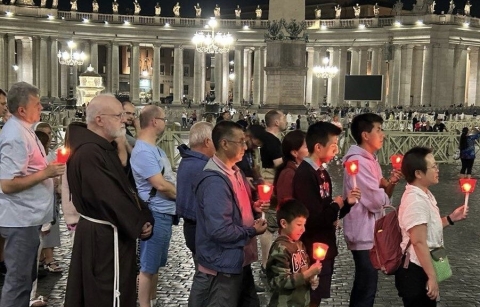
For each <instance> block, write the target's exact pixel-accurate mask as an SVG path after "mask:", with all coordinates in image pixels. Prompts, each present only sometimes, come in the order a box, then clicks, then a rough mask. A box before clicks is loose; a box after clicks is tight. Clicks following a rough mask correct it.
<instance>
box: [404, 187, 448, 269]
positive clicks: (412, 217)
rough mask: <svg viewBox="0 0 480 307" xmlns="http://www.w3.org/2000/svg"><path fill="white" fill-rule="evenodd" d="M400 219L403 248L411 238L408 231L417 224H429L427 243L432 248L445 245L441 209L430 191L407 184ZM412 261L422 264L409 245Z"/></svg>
mask: <svg viewBox="0 0 480 307" xmlns="http://www.w3.org/2000/svg"><path fill="white" fill-rule="evenodd" d="M398 221H399V224H400V228H401V229H402V243H401V247H402V250H403V251H405V248H406V246H407V244H408V241H409V240H410V236H409V233H408V231H409V230H410V229H412V228H413V227H415V226H418V225H422V224H426V225H427V245H428V247H429V249H430V250H432V249H434V248H437V247H440V246H443V225H442V218H441V217H440V210H439V209H438V207H437V201H436V200H435V197H434V196H433V194H432V193H430V191H427V192H425V191H423V190H422V189H420V188H418V187H416V186H413V185H407V186H406V188H405V192H404V193H403V196H402V201H401V203H400V209H399V212H398ZM409 253H410V261H411V262H413V263H415V264H417V265H419V266H421V264H420V261H419V260H418V257H417V254H416V253H415V249H414V248H413V246H412V245H410V247H409Z"/></svg>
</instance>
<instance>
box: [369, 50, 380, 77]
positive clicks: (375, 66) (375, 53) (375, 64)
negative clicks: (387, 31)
mask: <svg viewBox="0 0 480 307" xmlns="http://www.w3.org/2000/svg"><path fill="white" fill-rule="evenodd" d="M371 52H372V62H371V64H370V74H372V75H378V74H379V68H380V63H379V62H380V57H379V55H381V54H382V52H381V49H379V48H378V47H373V48H372V50H371Z"/></svg>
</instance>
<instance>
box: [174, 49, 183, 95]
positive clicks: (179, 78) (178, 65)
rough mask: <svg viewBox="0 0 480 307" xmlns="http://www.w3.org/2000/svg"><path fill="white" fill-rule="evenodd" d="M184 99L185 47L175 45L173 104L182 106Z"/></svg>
mask: <svg viewBox="0 0 480 307" xmlns="http://www.w3.org/2000/svg"><path fill="white" fill-rule="evenodd" d="M182 98H183V47H182V46H180V45H175V48H174V51H173V103H174V104H181V103H182Z"/></svg>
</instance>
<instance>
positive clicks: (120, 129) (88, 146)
mask: <svg viewBox="0 0 480 307" xmlns="http://www.w3.org/2000/svg"><path fill="white" fill-rule="evenodd" d="M7 109H8V111H9V112H10V113H11V115H12V116H11V118H10V119H8V121H7V122H6V124H5V126H4V127H3V130H2V131H1V133H0V184H1V188H2V192H1V193H0V206H2V208H4V209H2V210H1V211H0V235H1V237H2V239H3V240H4V241H2V242H1V245H2V247H3V250H4V253H3V258H4V264H5V270H6V273H5V281H4V286H3V288H2V296H1V300H0V307H18V306H45V305H46V304H47V303H46V302H44V301H43V299H39V298H38V297H36V296H35V293H34V292H35V284H34V283H35V281H36V280H37V270H38V266H39V259H40V257H44V259H45V260H44V261H45V265H47V266H48V267H49V268H50V269H51V270H53V271H55V270H58V268H59V265H58V264H57V263H55V261H54V259H53V250H52V249H53V248H54V247H56V246H57V244H56V243H55V242H54V243H47V240H46V238H47V236H48V235H54V236H55V237H56V236H57V235H56V234H54V231H53V227H54V226H55V225H57V227H58V218H59V216H58V215H57V214H56V212H57V211H58V210H57V209H56V207H55V204H56V202H55V195H56V194H55V193H58V194H61V197H60V198H61V206H62V211H63V213H64V219H65V222H66V224H67V227H68V229H69V230H70V232H71V235H72V238H73V242H74V243H73V249H72V257H71V262H70V267H69V268H68V272H69V273H68V281H67V288H66V294H65V306H66V307H75V306H78V307H80V306H82V307H86V306H96V307H104V306H105V307H106V306H112V305H113V306H120V305H122V306H131V307H133V306H136V304H137V302H138V303H139V306H140V307H151V306H155V305H156V301H157V299H158V300H162V298H161V297H158V298H157V291H156V286H157V280H158V278H166V277H164V276H162V275H161V274H159V273H160V269H161V268H162V267H164V266H165V265H166V263H167V261H168V259H169V257H171V255H169V254H168V250H169V245H170V239H171V236H172V227H173V225H178V224H179V221H180V220H183V233H184V236H185V243H186V247H187V248H188V249H189V250H190V252H191V254H192V258H193V261H194V263H195V275H194V278H193V283H192V288H191V292H190V296H189V299H188V306H191V307H196V306H198V307H204V306H225V307H232V306H242V307H243V306H244V307H256V306H257V307H260V300H259V298H258V295H257V292H259V291H264V289H260V287H258V285H255V281H254V278H253V272H252V264H253V263H254V262H256V261H259V255H260V258H261V259H260V261H261V268H262V271H263V273H264V274H265V276H266V278H267V280H268V286H269V290H270V292H271V294H272V295H271V299H270V302H269V306H271V307H273V306H285V307H286V306H289V307H290V306H320V305H321V302H322V300H324V299H326V298H329V297H332V296H333V297H335V295H336V294H335V289H332V277H333V272H334V268H335V265H336V263H335V260H336V257H337V255H338V249H337V242H338V239H339V238H338V237H337V235H338V229H339V227H341V226H340V224H341V223H340V220H343V227H344V239H345V241H346V243H347V247H348V249H349V250H350V251H351V253H352V258H353V261H354V263H355V267H354V283H353V288H352V289H351V292H350V293H351V294H350V306H373V305H374V300H375V295H376V292H377V282H378V271H377V270H376V269H375V268H374V267H373V265H372V263H371V261H370V258H369V252H370V249H371V248H372V247H373V240H374V227H375V221H376V220H377V219H378V218H380V217H381V216H382V215H383V214H384V207H385V206H386V205H390V202H391V195H392V193H393V191H394V189H395V188H396V187H397V185H398V183H399V182H400V181H403V180H405V181H406V182H407V186H406V189H405V192H404V194H403V197H402V201H401V204H400V207H399V224H400V227H401V232H402V238H403V240H402V244H401V247H402V249H403V250H402V251H403V253H404V254H405V257H408V259H407V260H409V261H405V262H404V263H405V265H404V266H402V267H400V268H399V269H398V270H397V272H396V274H395V284H396V287H397V289H398V294H399V296H400V297H401V299H402V301H403V304H404V306H418V307H420V306H422V307H423V306H436V300H437V298H438V296H439V286H438V281H437V272H436V269H435V268H434V264H433V260H432V259H434V260H435V258H432V257H433V256H431V252H432V251H437V250H438V249H439V248H443V228H444V227H447V226H449V225H454V224H455V223H456V222H458V221H461V220H463V219H465V218H466V217H467V214H468V210H467V209H466V208H465V207H464V206H459V207H458V208H457V209H456V210H454V211H453V212H452V213H450V214H449V215H446V216H444V217H441V215H440V212H439V208H438V206H437V202H436V200H435V197H434V196H433V195H432V193H431V192H430V191H429V187H430V186H432V185H434V184H436V183H438V175H439V168H438V165H437V163H436V162H435V158H434V156H433V154H432V151H431V150H430V149H428V148H423V147H414V148H412V149H411V150H409V151H408V152H407V153H406V154H405V157H404V159H403V162H402V166H401V170H393V171H391V172H390V173H389V174H388V175H387V176H384V175H383V171H382V169H381V167H380V165H379V163H378V161H377V159H376V156H375V153H376V152H377V151H379V150H380V149H381V148H382V145H383V140H384V133H383V131H382V124H383V121H384V119H383V118H382V117H381V116H379V115H377V114H374V113H363V114H358V115H356V116H355V117H353V118H352V121H351V124H350V128H349V129H350V130H351V134H352V136H353V137H354V139H355V141H356V144H355V145H352V146H351V147H350V149H349V151H348V153H347V154H346V155H345V156H344V157H343V162H344V163H348V162H351V161H352V160H356V161H359V162H360V163H361V164H362V167H361V168H360V169H359V172H358V174H357V175H356V177H355V178H356V180H353V179H352V177H351V176H350V175H349V174H348V172H347V171H345V173H344V176H343V192H342V195H333V193H332V191H333V189H332V180H331V177H330V174H329V172H328V170H327V167H326V165H327V164H328V163H329V162H330V161H332V159H334V157H335V156H336V155H337V153H338V142H339V136H340V135H341V133H342V125H341V124H339V121H338V118H334V119H333V121H332V122H327V121H318V122H315V123H313V124H311V125H310V126H309V127H308V128H307V129H306V132H304V131H302V130H300V129H296V130H294V131H292V132H289V133H288V134H286V136H285V137H284V138H283V140H281V139H280V136H281V135H282V134H283V133H284V132H285V131H286V130H287V128H288V123H287V116H286V115H285V114H284V113H283V112H282V111H280V110H270V111H268V112H267V113H266V114H265V119H264V126H263V125H260V124H258V123H255V122H253V121H252V120H250V121H246V120H245V118H243V120H244V121H245V122H246V124H245V123H243V122H234V121H232V120H231V118H230V117H229V116H228V115H226V114H222V116H221V117H220V118H218V119H217V123H216V124H215V125H213V123H211V122H208V121H199V122H195V123H193V125H192V126H191V128H190V131H189V146H186V145H181V146H180V147H179V148H178V149H179V151H180V154H181V156H182V160H181V162H180V164H179V166H178V172H174V171H173V168H172V165H171V164H170V162H169V159H168V158H167V155H166V153H165V152H164V151H163V150H162V149H161V148H159V147H158V146H157V145H156V142H157V139H158V137H159V136H160V135H161V134H162V133H163V132H164V130H165V127H166V124H167V121H168V118H167V117H166V114H165V111H164V110H163V109H162V108H161V107H158V106H154V105H149V106H146V107H144V108H143V109H142V110H141V111H140V112H139V114H138V116H137V114H136V111H135V107H134V106H133V105H132V104H131V103H130V102H128V101H126V102H124V103H123V104H122V103H120V101H118V100H117V99H116V98H115V96H113V95H110V94H100V95H98V96H96V97H95V98H93V99H92V100H91V102H90V103H89V104H88V106H87V107H86V123H82V122H74V123H71V124H70V125H69V126H68V128H67V135H66V139H65V144H64V145H65V147H66V148H67V149H68V150H69V152H70V153H69V158H68V161H67V162H66V163H64V162H60V161H59V160H58V159H57V158H56V157H50V158H49V141H50V140H51V136H49V130H48V129H50V132H51V127H48V126H47V125H45V124H42V123H40V124H39V123H38V122H39V120H40V112H41V110H42V107H41V104H40V100H39V91H38V89H37V88H36V87H34V86H32V85H30V84H28V83H25V82H19V83H15V84H14V85H13V86H12V87H11V88H10V89H9V91H8V93H5V92H4V91H0V116H6V115H7ZM223 115H225V116H223ZM240 120H242V118H241V119H240ZM298 128H300V124H298ZM35 130H38V131H40V132H42V133H40V132H38V133H35ZM132 132H133V133H132ZM467 132H468V131H466V132H465V138H464V139H463V141H461V144H463V145H461V146H463V147H462V148H463V149H464V150H466V149H467V148H469V146H470V145H469V144H470V142H471V141H472V140H473V139H474V138H476V135H475V137H467V136H466V135H467ZM42 140H43V142H42ZM465 144H466V145H465ZM258 148H260V150H259V153H260V161H261V163H260V164H257V162H256V161H257V159H255V154H256V153H257V152H258V151H257V149H258ZM462 159H468V158H467V156H465V158H462ZM466 166H467V167H468V165H466ZM467 175H468V174H467ZM265 184H273V187H274V188H273V194H272V197H271V198H270V200H263V199H261V198H260V197H259V196H260V195H259V192H258V189H257V188H258V186H259V185H265ZM56 187H57V192H55V188H56ZM257 237H258V238H259V240H260V251H258V250H257ZM314 243H324V244H326V245H328V250H327V251H326V255H325V257H324V259H322V261H321V262H320V261H314V260H315V259H317V257H316V255H315V254H314V252H315V251H314V250H313V246H314ZM137 244H138V247H139V248H138V249H139V251H138V254H137ZM42 245H43V246H42ZM41 255H43V256H41ZM137 257H138V261H139V266H137ZM0 260H2V259H0ZM137 290H138V291H137ZM32 292H33V293H32ZM32 294H33V295H32Z"/></svg>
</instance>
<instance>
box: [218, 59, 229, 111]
mask: <svg viewBox="0 0 480 307" xmlns="http://www.w3.org/2000/svg"><path fill="white" fill-rule="evenodd" d="M219 56H221V58H222V100H220V101H221V102H222V103H225V102H227V100H228V90H229V88H228V82H229V80H230V79H229V74H230V71H229V67H230V65H229V61H228V52H226V53H222V54H221V55H219Z"/></svg>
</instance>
